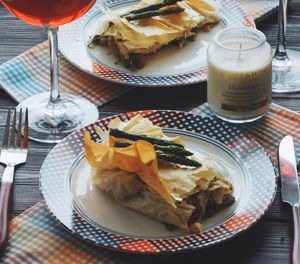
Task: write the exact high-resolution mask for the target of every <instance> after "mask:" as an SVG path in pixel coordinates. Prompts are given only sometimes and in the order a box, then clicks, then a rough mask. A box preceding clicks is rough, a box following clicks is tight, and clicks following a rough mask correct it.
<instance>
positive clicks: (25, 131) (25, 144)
mask: <svg viewBox="0 0 300 264" xmlns="http://www.w3.org/2000/svg"><path fill="white" fill-rule="evenodd" d="M23 148H28V108H26V110H25V124H24V141H23Z"/></svg>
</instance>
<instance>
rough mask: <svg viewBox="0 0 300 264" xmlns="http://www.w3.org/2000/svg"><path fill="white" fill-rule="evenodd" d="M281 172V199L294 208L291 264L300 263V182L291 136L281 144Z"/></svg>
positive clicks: (286, 137)
mask: <svg viewBox="0 0 300 264" xmlns="http://www.w3.org/2000/svg"><path fill="white" fill-rule="evenodd" d="M278 156H279V170H280V177H281V198H282V201H283V202H286V203H289V204H290V205H291V206H292V214H293V227H292V230H293V231H292V244H293V246H292V251H291V263H293V264H296V263H297V264H299V263H300V243H299V242H300V241H299V238H300V236H299V228H300V207H299V200H300V194H299V180H298V175H297V167H296V157H295V149H294V141H293V138H292V137H291V136H285V137H284V138H283V139H282V140H281V142H280V144H279V152H278Z"/></svg>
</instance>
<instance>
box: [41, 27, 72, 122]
mask: <svg viewBox="0 0 300 264" xmlns="http://www.w3.org/2000/svg"><path fill="white" fill-rule="evenodd" d="M57 30H58V28H48V40H49V52H50V98H49V102H48V104H47V106H46V108H45V109H44V114H45V120H46V122H47V123H48V124H50V125H51V126H53V127H56V126H58V125H59V124H60V123H61V122H63V121H64V120H65V119H66V116H67V112H66V108H65V106H64V104H63V102H62V101H61V98H60V91H59V69H58V60H57V54H58V41H57Z"/></svg>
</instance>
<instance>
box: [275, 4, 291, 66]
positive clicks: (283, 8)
mask: <svg viewBox="0 0 300 264" xmlns="http://www.w3.org/2000/svg"><path fill="white" fill-rule="evenodd" d="M287 3H288V0H279V6H278V39H277V46H276V51H275V54H274V58H273V66H275V67H278V68H280V69H281V70H284V68H289V67H290V66H291V62H290V60H289V58H288V55H287V52H286V39H285V36H286V35H285V34H286V25H287Z"/></svg>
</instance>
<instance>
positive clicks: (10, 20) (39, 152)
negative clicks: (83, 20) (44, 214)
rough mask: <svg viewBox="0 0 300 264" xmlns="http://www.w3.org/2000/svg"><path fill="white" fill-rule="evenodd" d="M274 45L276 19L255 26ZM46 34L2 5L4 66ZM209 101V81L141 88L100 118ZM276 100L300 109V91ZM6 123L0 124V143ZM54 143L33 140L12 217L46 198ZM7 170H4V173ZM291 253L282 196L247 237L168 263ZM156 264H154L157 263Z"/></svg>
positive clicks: (297, 27) (293, 42)
mask: <svg viewBox="0 0 300 264" xmlns="http://www.w3.org/2000/svg"><path fill="white" fill-rule="evenodd" d="M257 27H258V29H260V30H262V31H263V32H264V33H265V34H266V36H267V40H268V41H269V42H270V43H271V45H272V46H274V44H275V43H276V38H277V16H276V15H273V16H271V17H269V18H268V19H266V20H265V21H263V22H261V23H260V24H258V25H257ZM46 38H47V35H46V31H45V30H44V29H42V28H37V27H32V26H30V25H27V24H25V23H23V22H21V21H20V20H17V19H16V18H15V17H13V16H12V15H11V14H9V13H8V12H7V11H6V10H5V9H4V8H3V7H2V6H0V63H3V62H5V61H7V60H9V59H11V58H13V57H15V56H16V55H18V54H20V53H22V52H23V51H25V50H27V49H29V48H31V47H32V46H34V45H36V44H38V43H40V42H42V41H44V40H46ZM287 42H288V46H289V47H290V48H293V49H298V50H300V3H299V2H298V3H297V2H294V3H291V4H290V6H289V16H288V29H287ZM205 101H206V83H202V84H196V85H191V86H189V87H184V92H183V89H182V87H172V88H161V89H155V90H153V89H149V88H137V89H134V90H132V91H131V92H129V93H127V94H125V95H123V96H121V97H119V98H118V99H116V100H114V101H111V102H109V103H107V104H105V105H104V106H102V107H100V108H99V111H100V116H101V117H104V116H109V115H112V114H116V113H120V112H125V111H131V110H139V109H177V110H184V111H189V110H191V109H193V108H194V107H196V106H198V105H200V104H202V103H203V102H205ZM273 102H274V103H277V104H279V105H282V106H284V107H287V108H289V109H291V110H294V111H300V93H295V94H274V95H273ZM16 104H17V103H16V102H15V101H14V100H13V99H12V98H11V97H10V96H9V95H8V94H7V93H6V92H5V91H3V90H0V108H5V107H9V106H16ZM3 126H4V122H2V123H0V139H1V137H2V134H3ZM52 147H53V145H47V144H38V143H35V142H30V154H29V157H28V162H27V164H26V166H21V167H19V168H18V169H17V171H16V175H15V188H14V200H13V212H12V214H13V216H17V215H18V214H20V213H22V212H23V211H24V210H26V209H27V208H29V207H31V206H32V205H34V204H35V203H36V202H38V201H40V200H41V199H42V196H41V194H40V192H39V189H38V175H39V170H40V167H41V165H42V162H43V160H44V158H45V157H46V155H47V153H48V152H49V151H50V150H51V148H52ZM2 172H3V167H2V166H0V175H2ZM289 254H290V231H289V208H288V207H286V206H284V205H283V204H282V202H281V199H280V194H279V192H278V193H277V195H276V199H275V202H274V203H273V205H272V207H271V209H270V210H269V212H268V213H267V214H266V215H265V216H264V217H263V219H262V220H261V221H260V222H259V223H258V224H257V225H255V226H254V227H253V228H251V229H250V230H248V231H246V232H245V233H244V234H242V235H240V236H238V237H236V238H234V239H232V240H230V241H227V242H225V243H223V244H220V245H218V246H215V247H213V248H210V249H205V250H200V251H197V252H194V253H192V254H190V253H189V254H180V255H178V256H176V257H174V256H170V262H174V263H183V262H184V261H186V262H189V263H199V264H200V263H263V264H267V263H272V264H273V263H279V264H281V263H288V262H289ZM153 260H154V263H155V259H153Z"/></svg>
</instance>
